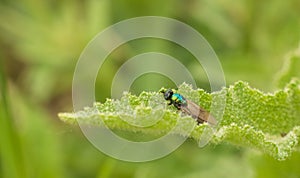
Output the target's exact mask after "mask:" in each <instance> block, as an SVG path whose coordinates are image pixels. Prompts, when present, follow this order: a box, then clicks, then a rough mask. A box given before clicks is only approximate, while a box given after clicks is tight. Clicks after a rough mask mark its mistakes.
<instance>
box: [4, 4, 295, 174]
mask: <svg viewBox="0 0 300 178" xmlns="http://www.w3.org/2000/svg"><path fill="white" fill-rule="evenodd" d="M145 15H151V16H165V17H170V18H175V19H178V20H180V21H182V22H184V23H187V24H188V25H190V26H192V27H193V28H195V29H196V30H197V31H198V32H200V33H201V34H202V35H203V36H204V37H205V38H206V39H207V40H208V42H209V43H210V44H211V46H212V47H213V48H214V50H215V52H216V53H217V55H218V57H219V59H220V61H221V63H222V66H223V70H224V72H225V77H226V81H227V85H230V84H232V83H233V82H235V81H237V80H244V81H248V82H249V83H250V85H251V86H253V87H256V88H259V89H261V90H263V91H266V92H271V91H274V90H275V89H276V86H275V85H274V83H273V82H272V81H273V80H274V77H275V75H276V73H277V71H278V70H279V69H280V68H281V66H282V64H283V58H284V56H285V54H286V53H288V52H289V51H291V50H294V49H296V48H297V47H298V45H299V39H300V30H299V29H300V1H299V0H289V1H282V0H272V1H270V0H267V1H257V0H254V1H250V0H243V1H238V2H237V1H233V0H223V1H209V0H203V1H202V0H199V1H196V0H187V1H180V0H165V1H158V0H154V1H140V0H126V1H125V0H118V1H117V0H111V1H109V0H99V1H97V0H86V1H82V0H64V1H58V0H44V1H37V0H23V1H9V0H2V1H1V2H0V39H1V40H0V45H1V48H0V59H1V60H0V62H1V63H0V66H1V67H0V72H1V76H0V77H1V78H0V86H1V87H0V90H1V96H0V101H1V102H0V104H1V105H0V122H1V123H0V138H1V145H0V160H1V163H0V177H4V178H6V177H9V178H10V177H30V178H31V177H43V178H47V177H49V178H55V177H64V178H68V177H70V178H71V177H72V178H73V177H74V178H81V177H244V178H247V177H249V178H250V177H264V178H266V177H286V178H289V177H291V178H292V177H293V178H294V177H300V169H299V168H298V167H299V166H298V165H299V162H300V154H299V153H294V154H293V156H292V158H290V159H289V160H287V161H284V162H278V161H275V160H273V159H272V158H270V157H268V156H265V155H262V154H261V153H257V152H255V151H253V150H250V149H247V148H240V147H236V146H231V145H228V144H226V143H224V144H222V145H217V146H214V145H212V146H207V147H206V148H204V149H200V148H198V147H197V144H196V143H195V142H194V141H189V140H188V141H187V142H186V143H185V144H183V145H182V146H181V147H180V148H179V149H177V150H176V151H175V152H174V153H172V154H171V155H169V156H167V157H164V158H162V159H159V160H156V161H152V162H147V163H128V162H123V161H119V160H115V159H112V158H110V157H108V156H106V155H104V154H103V153H101V152H99V151H98V150H97V149H96V148H94V147H93V146H92V145H91V144H90V143H89V142H88V141H87V140H86V138H85V137H84V136H83V135H82V133H81V131H80V129H79V128H78V126H69V125H66V124H65V123H63V122H61V121H60V120H59V118H58V117H57V113H58V112H61V111H72V99H71V85H72V76H73V71H74V68H75V65H76V62H77V59H78V58H79V55H80V53H81V52H82V50H83V49H84V47H85V46H86V45H87V43H88V42H89V41H90V40H91V39H92V38H93V37H94V36H95V35H96V34H97V33H98V32H100V31H101V30H103V29H104V28H106V27H108V26H110V25H112V24H114V23H116V22H119V21H121V20H124V19H128V18H132V17H137V16H145ZM150 51H157V52H162V53H166V54H170V55H172V56H174V57H176V58H178V59H179V60H180V62H182V63H183V64H184V65H185V66H187V67H188V68H189V69H190V71H191V73H192V74H193V75H195V76H196V77H195V78H196V80H197V84H198V85H200V86H203V88H205V89H207V90H209V84H208V82H207V79H206V77H205V76H199V75H197V73H199V66H198V67H195V66H197V65H195V64H196V61H195V60H194V59H193V57H192V56H191V55H190V54H189V53H188V52H187V51H185V50H184V49H181V48H180V47H179V46H176V45H174V44H170V43H168V42H165V41H162V40H157V39H142V40H135V41H131V42H129V43H126V44H125V45H122V46H120V47H119V48H118V49H116V50H115V51H114V52H113V53H112V54H111V55H110V56H109V57H108V59H107V60H106V62H105V64H104V66H103V68H102V70H101V71H100V73H99V77H98V78H97V82H96V91H95V92H96V97H97V100H98V101H101V102H103V101H105V98H107V97H110V85H111V82H112V81H111V80H112V78H113V76H114V74H115V72H116V71H117V70H118V68H119V67H120V66H121V65H122V64H123V63H124V62H125V61H126V60H127V59H129V58H130V57H132V56H134V55H137V54H140V53H143V52H150ZM173 85H174V84H173V83H172V82H171V81H169V80H168V79H166V78H165V77H162V76H159V75H157V74H148V75H144V76H141V77H140V78H138V79H137V80H136V81H135V83H134V84H133V85H132V88H131V90H132V92H133V93H137V94H138V93H139V92H140V91H143V90H157V89H159V88H160V87H162V86H173Z"/></svg>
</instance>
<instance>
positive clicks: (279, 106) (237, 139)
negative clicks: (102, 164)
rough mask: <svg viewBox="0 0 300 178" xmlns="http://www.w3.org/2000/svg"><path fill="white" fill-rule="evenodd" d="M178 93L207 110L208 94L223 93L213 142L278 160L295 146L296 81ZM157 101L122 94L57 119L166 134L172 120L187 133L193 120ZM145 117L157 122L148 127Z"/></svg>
mask: <svg viewBox="0 0 300 178" xmlns="http://www.w3.org/2000/svg"><path fill="white" fill-rule="evenodd" d="M179 92H180V93H183V94H186V95H185V96H186V97H187V98H189V99H191V100H193V101H199V103H198V104H199V105H201V106H202V107H204V108H205V109H207V110H210V105H211V103H212V98H218V97H225V96H226V107H225V112H224V115H223V118H218V117H217V119H219V125H218V126H217V129H216V132H215V133H214V136H213V138H212V140H211V142H212V143H214V144H218V143H221V142H222V141H227V142H230V143H233V144H236V145H241V146H248V147H253V148H256V149H258V150H261V151H263V152H265V153H267V154H269V155H271V156H273V157H274V158H276V159H278V160H284V159H286V158H287V157H289V156H290V155H291V153H292V152H293V151H294V150H295V147H296V146H297V144H298V141H299V136H300V118H299V116H300V82H299V80H296V79H295V80H292V81H291V82H290V83H289V84H288V85H287V86H286V87H285V88H284V89H283V90H278V91H276V92H275V93H274V94H268V93H267V94H266V93H263V92H261V91H259V90H256V89H253V88H251V87H249V85H248V84H247V83H245V82H237V83H235V84H234V85H233V86H230V87H229V88H223V89H222V91H219V92H215V93H212V94H208V93H206V92H205V91H204V90H202V89H197V90H193V89H192V88H191V86H189V85H187V84H182V85H181V86H180V87H179ZM224 93H225V94H226V95H224ZM158 105H166V103H165V102H164V100H163V97H162V96H161V95H160V94H159V93H157V92H142V93H141V94H140V95H139V96H135V95H131V94H129V93H125V94H124V95H123V97H122V98H121V99H120V100H111V99H108V100H107V101H106V102H105V103H95V104H94V106H93V107H87V108H85V109H84V110H83V111H78V112H76V113H60V114H59V117H60V118H61V119H62V120H63V121H65V122H67V123H76V121H78V122H79V123H84V124H89V125H103V124H104V123H105V125H106V126H107V127H109V128H110V129H116V130H124V131H129V132H141V133H144V134H158V135H162V134H166V133H168V132H169V131H170V130H171V129H172V128H173V127H174V125H175V124H176V122H178V121H180V125H179V129H177V130H175V131H173V132H174V133H175V134H178V135H185V134H186V128H187V125H189V124H193V123H194V121H193V119H192V118H191V117H189V116H183V115H182V114H181V113H180V112H176V110H175V109H174V108H173V107H167V108H159V107H158ZM122 119H123V120H122ZM124 119H125V120H126V121H124ZM149 119H150V120H151V119H152V121H158V120H159V119H161V120H159V121H158V122H157V123H156V124H153V125H150V124H149ZM183 120H184V121H183ZM102 121H103V122H102ZM132 124H133V125H132ZM137 125H140V126H145V125H146V126H147V127H138V126H137ZM205 128H210V126H209V125H208V124H202V125H197V126H195V128H194V130H193V131H192V133H191V135H190V137H191V138H193V139H195V140H199V138H200V136H201V134H202V133H203V131H204V129H205Z"/></svg>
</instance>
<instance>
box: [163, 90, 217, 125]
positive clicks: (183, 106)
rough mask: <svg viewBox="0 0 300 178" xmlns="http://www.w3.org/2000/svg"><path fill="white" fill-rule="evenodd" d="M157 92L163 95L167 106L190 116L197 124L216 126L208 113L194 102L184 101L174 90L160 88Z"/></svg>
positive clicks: (215, 122) (214, 120)
mask: <svg viewBox="0 0 300 178" xmlns="http://www.w3.org/2000/svg"><path fill="white" fill-rule="evenodd" d="M159 92H160V93H163V94H164V98H165V100H167V101H169V103H168V105H172V104H173V105H174V106H175V107H176V108H177V109H178V110H180V111H182V112H183V113H186V114H188V115H190V116H192V118H194V119H195V120H196V121H197V122H198V124H201V123H203V122H207V123H209V124H211V125H216V124H217V121H216V119H215V118H214V117H213V116H212V115H211V114H210V113H209V112H207V111H206V110H204V109H203V108H201V107H200V106H198V105H197V104H195V103H194V102H192V101H190V100H188V99H185V98H184V97H183V96H182V95H181V94H179V93H176V90H173V89H165V88H162V89H160V90H159Z"/></svg>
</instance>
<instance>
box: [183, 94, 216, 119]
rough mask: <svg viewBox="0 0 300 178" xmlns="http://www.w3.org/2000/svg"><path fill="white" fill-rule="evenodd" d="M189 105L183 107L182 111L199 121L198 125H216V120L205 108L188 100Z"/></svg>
mask: <svg viewBox="0 0 300 178" xmlns="http://www.w3.org/2000/svg"><path fill="white" fill-rule="evenodd" d="M186 101H187V105H185V106H182V107H181V110H182V111H183V112H185V113H187V114H189V115H191V116H192V117H193V118H195V119H196V120H197V122H198V123H203V122H208V123H209V124H211V125H216V124H217V121H216V119H215V118H214V117H213V116H212V115H211V114H210V113H209V112H207V111H205V110H204V109H203V108H201V107H200V106H198V105H197V104H195V103H194V102H192V101H190V100H186Z"/></svg>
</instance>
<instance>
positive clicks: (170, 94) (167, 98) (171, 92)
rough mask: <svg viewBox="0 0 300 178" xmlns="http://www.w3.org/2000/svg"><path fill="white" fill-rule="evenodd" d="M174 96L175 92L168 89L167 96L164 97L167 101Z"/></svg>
mask: <svg viewBox="0 0 300 178" xmlns="http://www.w3.org/2000/svg"><path fill="white" fill-rule="evenodd" d="M172 95H173V91H172V90H171V89H168V90H167V91H166V92H165V95H164V97H165V100H170V99H171V97H172Z"/></svg>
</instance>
